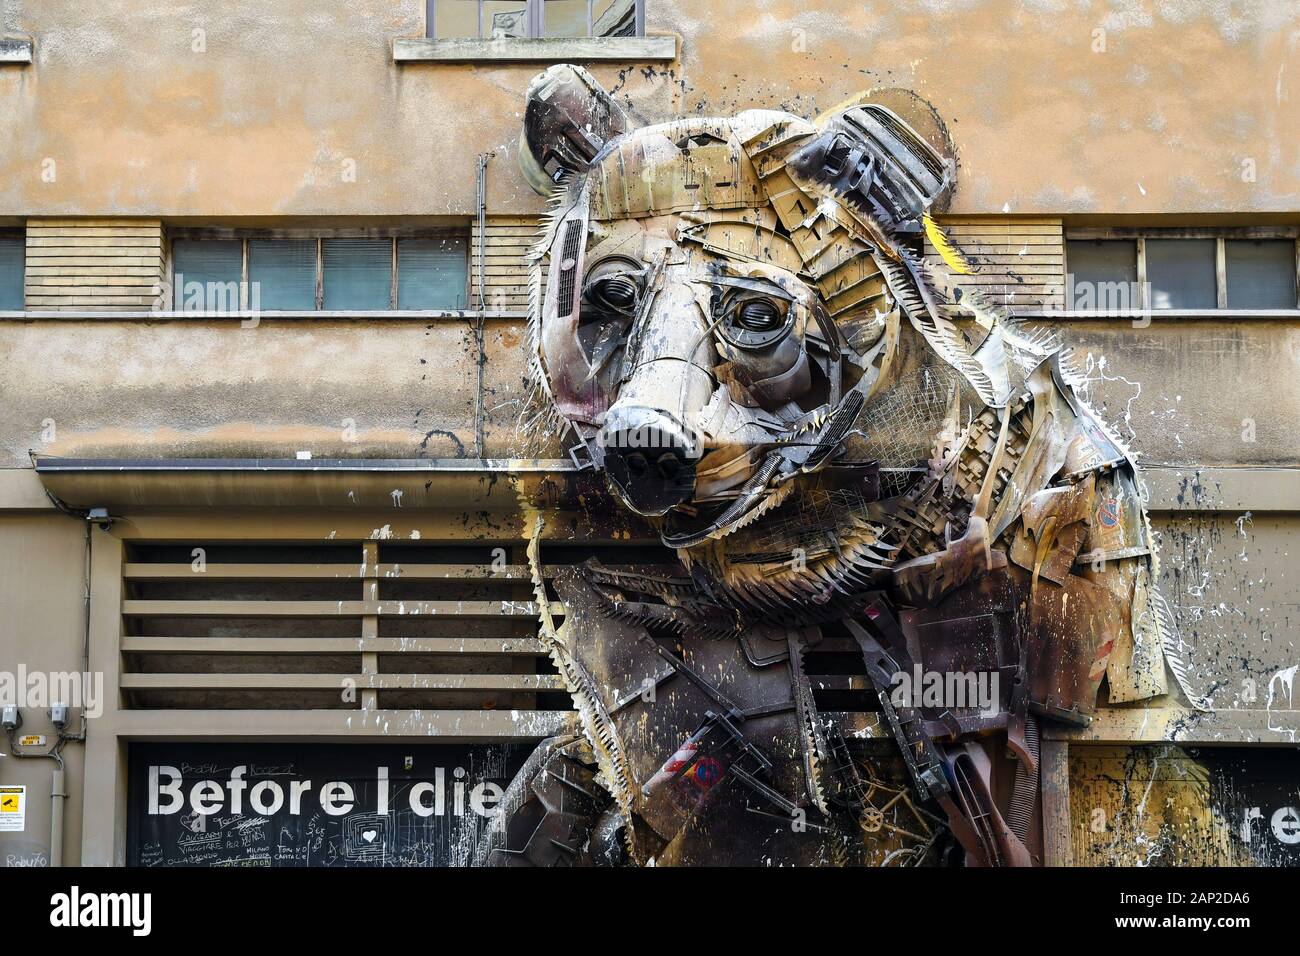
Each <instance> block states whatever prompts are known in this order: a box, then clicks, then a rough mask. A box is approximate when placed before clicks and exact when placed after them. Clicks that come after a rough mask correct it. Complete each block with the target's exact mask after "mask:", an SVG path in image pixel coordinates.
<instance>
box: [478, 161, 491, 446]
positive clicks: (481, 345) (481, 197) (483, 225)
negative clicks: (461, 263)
mask: <svg viewBox="0 0 1300 956" xmlns="http://www.w3.org/2000/svg"><path fill="white" fill-rule="evenodd" d="M491 158H492V154H491V153H480V154H479V157H478V165H477V167H476V168H475V170H474V185H475V192H476V194H477V195H476V204H477V210H476V212H477V214H478V249H477V252H478V255H477V257H476V258H477V259H478V264H477V266H478V322H477V323H475V327H474V344H475V346H476V348H477V351H478V355H477V357H476V363H475V364H476V365H477V366H478V369H477V377H478V385H477V388H476V389H475V394H474V454H475V457H476V458H482V457H483V444H484V426H483V399H484V395H483V372H484V367H485V366H486V365H487V354H486V350H487V346H486V344H485V341H484V339H485V334H484V331H485V330H484V322H485V321H486V320H487V289H486V286H485V283H486V279H487V164H488V160H489V159H491Z"/></svg>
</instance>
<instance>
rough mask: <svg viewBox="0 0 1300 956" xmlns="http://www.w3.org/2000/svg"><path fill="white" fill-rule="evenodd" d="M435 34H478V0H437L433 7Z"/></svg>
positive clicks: (445, 35) (439, 35)
mask: <svg viewBox="0 0 1300 956" xmlns="http://www.w3.org/2000/svg"><path fill="white" fill-rule="evenodd" d="M433 18H434V24H433V34H432V35H433V36H435V37H442V38H443V39H447V38H449V37H477V36H478V0H437V3H435V4H434V8H433Z"/></svg>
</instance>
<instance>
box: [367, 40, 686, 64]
mask: <svg viewBox="0 0 1300 956" xmlns="http://www.w3.org/2000/svg"><path fill="white" fill-rule="evenodd" d="M676 58H677V37H675V36H647V37H594V38H585V37H584V38H572V39H571V38H568V37H525V38H516V39H509V40H470V39H449V40H434V39H426V38H405V39H398V40H394V41H393V59H394V60H395V61H396V62H398V63H562V62H579V63H582V62H587V63H591V62H597V61H604V62H610V61H618V62H643V61H646V60H675V59H676Z"/></svg>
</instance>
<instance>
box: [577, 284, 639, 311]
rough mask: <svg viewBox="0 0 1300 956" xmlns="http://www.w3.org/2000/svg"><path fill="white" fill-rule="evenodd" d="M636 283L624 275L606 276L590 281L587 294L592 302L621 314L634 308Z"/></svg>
mask: <svg viewBox="0 0 1300 956" xmlns="http://www.w3.org/2000/svg"><path fill="white" fill-rule="evenodd" d="M638 292H639V290H638V289H637V285H636V283H635V282H634V281H633V280H632V279H631V278H629V277H628V276H626V275H613V276H607V277H606V278H603V279H597V280H596V281H595V282H594V283H592V285H591V288H590V291H589V292H588V295H589V296H590V297H591V301H592V304H594V305H597V306H602V307H604V308H606V309H608V310H609V311H611V312H618V313H620V314H623V315H627V314H630V313H631V312H632V311H633V310H635V309H636V300H637V293H638Z"/></svg>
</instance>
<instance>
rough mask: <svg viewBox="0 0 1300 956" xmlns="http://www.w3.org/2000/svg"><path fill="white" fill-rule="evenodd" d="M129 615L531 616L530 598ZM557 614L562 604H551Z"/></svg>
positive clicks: (281, 604)
mask: <svg viewBox="0 0 1300 956" xmlns="http://www.w3.org/2000/svg"><path fill="white" fill-rule="evenodd" d="M122 613H123V614H125V615H127V616H129V617H365V616H367V615H372V614H374V615H378V616H379V617H438V616H442V617H467V618H498V617H534V616H536V614H537V610H536V608H535V606H534V605H533V603H532V602H531V601H144V600H129V601H123V602H122ZM551 613H552V614H556V615H561V614H563V613H564V606H563V605H562V604H560V603H559V602H553V603H552V604H551Z"/></svg>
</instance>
